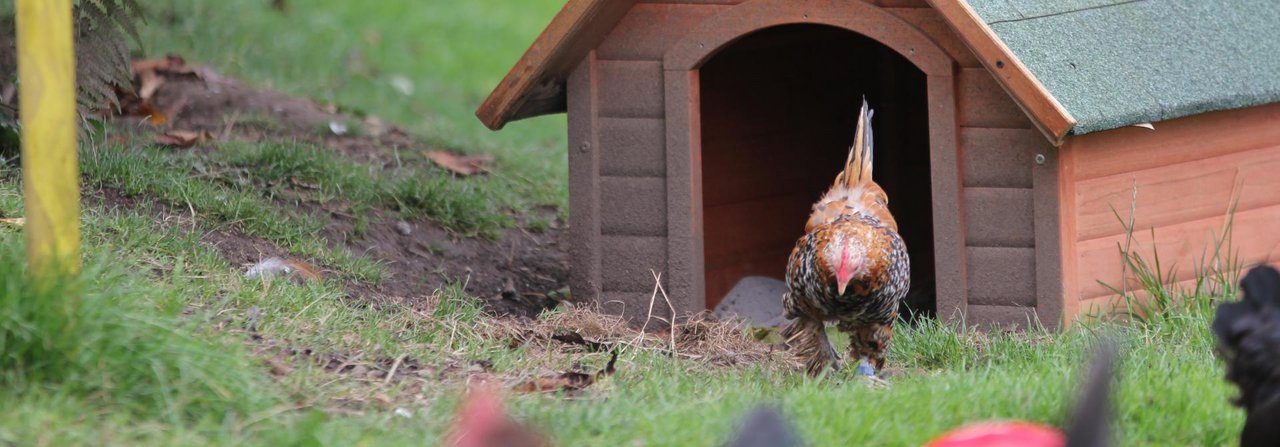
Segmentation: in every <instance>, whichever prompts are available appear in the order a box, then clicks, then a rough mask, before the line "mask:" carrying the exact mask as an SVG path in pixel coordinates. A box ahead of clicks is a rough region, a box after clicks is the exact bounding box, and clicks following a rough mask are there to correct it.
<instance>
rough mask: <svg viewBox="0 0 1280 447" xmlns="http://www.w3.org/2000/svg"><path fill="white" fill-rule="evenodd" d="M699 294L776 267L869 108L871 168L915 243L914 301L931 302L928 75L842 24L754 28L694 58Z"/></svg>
mask: <svg viewBox="0 0 1280 447" xmlns="http://www.w3.org/2000/svg"><path fill="white" fill-rule="evenodd" d="M700 76H701V78H700V80H699V83H700V85H701V95H702V96H701V101H700V103H701V106H702V107H701V114H702V116H701V123H702V207H703V225H704V226H703V240H704V244H705V245H704V266H705V273H704V277H705V280H706V288H707V289H706V304H707V306H708V307H714V306H715V305H716V304H717V303H718V302H719V301H720V299H721V298H723V297H724V296H725V294H727V293H728V292H729V291H730V289H732V288H733V287H734V285H735V284H737V283H738V281H739V280H740V279H742V278H744V277H747V276H765V277H770V278H776V279H782V278H783V273H784V271H785V268H786V261H787V257H788V255H789V254H790V253H791V248H792V246H793V245H794V244H795V241H796V238H798V237H799V236H800V234H801V232H802V231H803V227H804V222H805V219H807V217H808V215H809V210H810V207H811V206H812V205H813V203H814V202H815V201H816V200H817V199H818V197H820V196H821V195H822V193H823V192H824V191H826V189H827V187H828V186H830V185H831V181H832V179H834V178H835V176H836V174H837V173H839V172H840V169H841V168H842V167H843V165H844V161H845V156H846V154H847V153H848V150H849V145H850V144H851V143H852V141H853V131H854V126H855V124H856V122H857V113H858V107H859V105H860V103H861V100H862V97H863V96H864V95H865V96H866V98H867V100H868V101H869V102H870V104H871V107H872V108H874V109H875V118H874V120H873V128H874V129H875V135H876V146H875V148H876V151H875V161H876V164H875V178H876V181H877V182H878V183H879V184H880V185H881V186H882V187H884V188H885V191H886V192H887V193H888V194H889V198H890V202H889V204H890V209H891V210H892V212H893V214H894V216H895V217H896V218H897V220H898V221H899V222H900V231H901V233H902V235H903V238H904V239H905V240H906V242H907V247H908V250H909V252H910V254H911V261H912V262H911V264H912V265H911V271H912V285H913V291H914V292H915V293H913V295H912V300H911V301H912V302H911V305H912V307H913V310H916V311H920V310H924V311H927V312H933V310H934V304H935V303H934V291H933V270H934V268H933V260H934V259H933V215H932V214H933V212H932V211H933V210H932V204H933V199H932V192H931V189H930V182H929V117H928V104H927V98H926V95H925V92H926V88H925V85H926V83H925V76H924V73H922V72H921V71H920V70H919V69H917V68H916V67H915V66H914V65H912V64H911V62H909V61H907V60H906V59H905V58H903V57H902V56H900V55H898V54H897V53H895V52H893V50H891V49H889V48H887V47H885V46H884V45H881V44H880V43H878V42H876V41H874V40H871V39H869V38H867V37H864V36H861V35H858V34H856V33H853V32H851V31H848V30H844V29H840V28H835V27H830V26H825V25H784V26H779V27H774V28H769V29H765V30H761V31H758V32H755V33H753V34H751V35H749V36H746V37H744V38H742V39H740V40H738V41H736V42H734V43H732V44H730V45H729V46H728V47H726V48H724V49H722V50H721V51H720V52H718V53H716V54H715V55H714V56H712V58H711V59H710V60H708V61H707V62H706V63H705V64H703V66H702V68H701V70H700Z"/></svg>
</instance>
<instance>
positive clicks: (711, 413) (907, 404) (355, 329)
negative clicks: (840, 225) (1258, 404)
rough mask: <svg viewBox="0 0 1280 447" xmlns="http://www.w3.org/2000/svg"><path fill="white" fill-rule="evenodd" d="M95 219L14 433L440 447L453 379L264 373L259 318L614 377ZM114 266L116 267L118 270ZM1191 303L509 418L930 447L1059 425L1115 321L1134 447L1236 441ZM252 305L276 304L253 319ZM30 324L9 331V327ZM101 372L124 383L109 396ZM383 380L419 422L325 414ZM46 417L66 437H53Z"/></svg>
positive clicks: (129, 220) (1122, 427)
mask: <svg viewBox="0 0 1280 447" xmlns="http://www.w3.org/2000/svg"><path fill="white" fill-rule="evenodd" d="M19 207H20V201H19V200H18V199H17V187H16V185H15V184H13V183H0V213H4V214H5V215H11V214H17V211H18V209H19ZM85 228H86V242H87V244H88V246H89V250H88V251H89V253H90V254H91V255H90V259H95V260H97V261H93V262H90V264H89V265H90V267H89V269H88V271H89V272H90V276H89V277H86V280H85V281H84V282H81V283H71V285H69V286H68V287H74V288H76V290H80V291H82V293H80V294H78V295H77V294H71V295H65V296H81V297H84V298H81V299H82V300H83V302H84V303H85V304H97V306H96V307H90V306H86V307H87V309H88V310H82V311H77V312H76V313H75V315H77V316H76V317H75V318H78V320H77V321H79V322H80V323H79V325H78V326H76V327H77V328H78V330H77V331H74V332H72V333H71V334H73V335H71V336H69V335H66V334H68V333H67V332H65V331H60V330H57V328H59V327H61V326H59V325H58V324H57V323H54V324H50V323H47V322H46V321H47V319H48V318H50V317H49V316H50V315H52V316H54V317H55V318H56V317H57V316H58V315H62V314H65V313H66V312H63V311H50V310H48V308H42V309H43V310H40V311H31V310H27V311H20V312H6V313H5V314H6V315H14V314H17V315H26V317H24V318H23V319H22V320H24V321H25V320H30V321H34V322H37V323H38V324H35V326H37V327H39V328H40V329H39V330H38V332H39V333H41V334H46V335H48V336H50V337H52V338H54V339H55V341H58V343H53V344H52V345H51V346H53V348H50V349H55V350H57V351H58V352H70V353H80V355H81V357H76V356H74V355H73V356H71V358H77V359H78V360H75V361H72V362H70V363H64V366H63V367H62V368H61V369H62V371H63V372H60V373H59V374H58V375H57V376H55V377H51V378H42V379H40V380H39V382H38V383H39V385H36V384H34V383H33V381H34V380H35V379H31V378H23V379H22V380H25V382H16V383H19V384H20V385H19V386H7V387H6V388H5V389H6V391H5V392H4V393H0V401H3V402H2V403H3V404H4V405H0V408H4V410H0V416H3V417H0V421H3V422H0V440H3V441H9V442H14V443H17V444H32V443H39V442H42V441H44V442H53V443H58V444H62V443H70V444H83V443H96V441H98V440H100V439H106V440H110V441H111V443H129V444H134V443H137V444H147V445H167V444H173V443H183V444H257V445H275V444H278V443H280V442H286V443H287V442H294V441H297V442H303V443H306V440H308V439H310V440H318V441H320V443H321V444H326V445H346V444H350V443H357V442H361V441H363V442H371V443H377V444H386V445H411V444H412V445H418V444H420V443H421V441H422V440H423V439H438V437H439V436H440V435H441V434H442V433H443V431H444V430H445V429H446V428H447V423H448V421H449V418H450V416H451V412H452V410H453V408H454V407H455V405H456V403H457V399H458V395H459V393H460V392H461V387H460V384H459V383H456V382H455V383H452V384H449V383H446V384H444V385H443V386H440V385H432V386H431V387H430V389H427V390H422V391H413V390H408V389H405V388H403V387H397V386H390V387H387V388H381V387H379V386H376V385H375V386H373V390H370V385H369V384H368V383H365V382H363V381H361V380H355V379H350V378H348V379H343V378H342V377H337V376H334V375H332V374H329V373H325V372H323V371H320V370H318V368H316V367H314V366H309V364H308V363H306V362H295V363H294V365H295V366H296V367H297V368H298V370H297V371H295V372H294V373H292V374H290V375H288V376H286V377H282V378H278V379H276V380H268V379H266V377H268V376H267V374H266V372H265V368H264V367H262V366H260V364H259V362H258V361H257V360H256V358H257V357H254V356H250V355H247V354H246V353H245V350H244V349H243V348H241V347H239V344H238V343H239V342H238V341H237V340H241V339H243V338H244V337H245V335H243V333H238V334H240V335H236V334H237V333H232V332H228V329H227V328H239V327H243V326H244V325H245V324H246V323H247V322H248V321H249V320H250V319H251V318H256V325H257V327H258V330H259V331H260V333H261V334H263V335H264V336H265V337H268V338H270V339H274V340H279V341H280V342H281V343H284V344H287V345H289V346H293V347H296V348H303V347H309V348H313V349H316V350H320V351H329V352H355V351H365V352H370V353H377V355H384V356H390V357H396V356H399V355H411V356H414V357H416V358H421V359H423V361H424V362H425V363H427V364H429V365H435V366H437V367H439V366H441V365H443V364H444V363H446V362H447V361H448V360H449V359H463V360H465V359H489V360H491V361H493V363H494V365H495V370H496V371H498V372H506V373H513V372H515V373H518V372H519V371H531V372H536V371H538V369H537V368H542V367H552V368H566V367H568V365H569V364H570V363H572V362H574V361H582V362H583V363H584V364H585V365H586V367H587V368H598V367H599V366H600V365H601V364H603V361H604V355H603V354H578V355H570V354H557V355H553V356H552V358H550V359H548V358H545V355H546V354H539V355H531V354H532V351H528V350H527V349H525V348H517V349H510V348H508V347H506V342H505V340H496V339H490V338H486V337H484V336H482V334H481V333H478V332H476V330H477V329H478V328H479V327H480V326H479V324H480V322H481V319H483V318H484V317H482V316H480V314H479V310H478V308H477V307H476V306H475V304H473V303H474V302H473V301H469V299H468V298H467V297H465V296H464V295H462V294H461V293H460V292H459V291H458V289H457V288H450V289H446V290H444V291H442V295H441V298H440V299H441V300H442V305H440V306H437V307H435V308H434V309H435V310H434V311H432V312H431V313H430V314H421V313H419V312H417V311H414V310H412V309H409V308H401V307H398V306H394V305H392V306H379V307H368V306H355V305H353V304H354V303H348V302H345V301H344V300H343V299H341V292H340V285H338V284H332V283H315V284H308V285H297V284H292V283H290V282H287V281H276V282H274V283H264V282H258V281H244V280H242V279H241V278H240V276H239V271H238V269H237V268H236V267H235V266H230V265H227V264H226V263H225V262H224V261H222V260H221V259H220V258H219V257H218V255H217V254H216V252H214V251H213V250H212V249H211V248H210V247H208V246H205V245H201V244H200V243H199V241H198V240H196V239H194V238H193V237H191V236H189V235H184V234H182V232H180V231H177V230H176V229H173V228H168V227H165V226H162V225H158V224H157V223H155V222H154V221H153V220H152V219H150V218H149V217H148V216H141V215H135V214H131V213H130V212H127V211H119V210H116V211H109V212H105V211H98V210H91V211H90V212H89V213H88V215H87V216H86V219H85ZM17 234H18V233H16V232H14V231H13V230H8V229H0V237H3V238H6V239H9V240H12V239H13V238H14V236H16V235H17ZM6 247H8V248H6V249H5V250H7V251H5V252H3V253H2V254H3V256H0V274H4V275H7V276H6V277H5V279H6V284H20V281H21V280H20V278H21V275H20V272H21V269H20V267H18V266H19V265H20V262H19V258H20V257H19V256H18V255H17V253H18V252H17V251H15V250H14V245H13V244H12V243H9V244H7V245H6ZM108 257H109V258H111V259H112V262H111V263H110V265H111V267H110V268H106V267H103V266H104V265H106V263H105V262H103V260H104V259H106V258H108ZM6 290H8V292H5V293H6V295H5V297H6V302H5V306H15V305H17V306H30V305H35V303H40V305H41V306H45V305H48V302H57V301H56V298H53V297H51V296H44V295H39V296H36V295H32V294H30V293H29V292H23V290H27V289H26V288H20V289H17V290H19V291H18V292H16V293H17V295H14V292H13V291H12V289H6ZM1184 298H1185V299H1190V300H1191V301H1190V303H1191V304H1194V305H1188V306H1180V307H1178V308H1177V309H1176V310H1173V312H1177V313H1175V314H1172V315H1170V318H1162V319H1156V320H1150V322H1148V323H1143V324H1133V325H1129V326H1124V325H1118V324H1114V323H1097V324H1092V325H1081V326H1077V327H1076V328H1074V329H1072V330H1070V331H1067V332H1065V333H1061V334H1042V333H1034V332H1033V333H1030V334H1005V333H995V334H989V335H980V334H978V333H974V332H969V331H964V330H957V328H955V327H950V326H947V325H943V324H940V323H929V324H924V325H922V326H920V327H916V328H902V329H901V330H899V331H897V335H898V338H897V342H896V343H895V345H894V348H893V350H892V352H891V354H890V362H891V364H893V365H895V366H897V367H901V368H906V369H908V370H912V371H914V372H911V373H909V374H907V375H905V376H902V377H899V378H897V379H895V380H894V383H893V386H892V387H891V388H889V389H872V388H870V387H867V386H866V385H865V384H863V383H862V382H860V381H857V380H854V379H852V378H850V377H848V376H837V377H829V378H825V379H819V380H809V379H806V378H804V377H803V376H802V375H801V374H799V373H798V372H796V371H786V370H782V369H780V368H778V367H776V366H774V365H767V364H765V365H755V366H751V365H745V366H742V367H738V368H730V369H723V368H722V369H715V368H706V367H697V366H694V365H695V364H691V363H690V362H691V361H689V360H673V359H671V358H670V357H667V356H665V355H662V354H661V353H657V352H652V351H644V350H634V349H633V350H626V351H624V352H623V355H622V359H621V360H620V362H619V372H618V374H616V375H615V376H613V377H611V378H609V379H606V380H605V381H604V382H602V383H601V384H598V385H597V386H596V387H595V388H594V389H593V390H592V391H591V393H590V394H588V398H586V399H578V400H561V399H557V398H549V397H542V396H524V397H515V398H514V400H512V401H511V402H510V404H511V411H512V412H513V413H514V414H516V415H517V416H518V417H520V418H522V419H524V420H526V421H528V422H529V423H531V424H533V425H535V426H538V427H540V428H541V429H543V430H545V431H547V432H549V434H550V435H551V436H552V437H553V438H555V439H556V440H557V441H558V442H559V443H561V444H562V445H617V444H630V443H632V442H634V441H640V442H642V443H644V444H646V445H714V444H716V443H718V442H722V441H723V440H725V439H726V437H727V436H728V433H729V432H730V431H731V430H732V429H733V428H734V427H735V426H736V423H737V420H738V418H739V417H741V416H742V415H743V413H744V412H745V411H746V410H747V409H748V408H749V407H750V406H752V405H755V404H761V403H767V404H771V405H777V406H779V407H781V408H782V409H783V411H784V412H785V413H786V414H787V415H788V416H789V417H791V418H793V421H794V423H795V424H796V425H797V427H798V428H799V430H800V431H801V432H802V433H803V435H804V437H805V438H806V439H807V440H809V441H810V442H812V443H814V445H834V444H841V443H850V442H857V443H869V444H880V445H918V444H919V443H921V442H923V441H924V440H926V439H928V438H929V437H931V436H933V435H936V434H938V433H940V432H942V431H944V430H946V429H949V428H953V427H955V426H957V425H959V424H962V423H965V422H968V421H974V420H979V419H987V418H1018V419H1026V420H1034V421H1041V422H1046V423H1049V424H1054V425H1061V424H1062V423H1063V421H1064V417H1065V412H1066V408H1068V406H1069V405H1070V403H1071V402H1072V401H1073V399H1074V392H1075V387H1076V386H1078V383H1079V382H1078V378H1079V376H1080V375H1081V372H1082V368H1083V367H1084V361H1085V359H1087V358H1088V354H1089V352H1090V349H1091V347H1092V345H1093V343H1094V342H1095V341H1096V338H1097V336H1098V334H1102V333H1106V334H1110V335H1111V336H1112V337H1114V338H1115V339H1118V340H1119V341H1120V346H1121V359H1120V362H1119V368H1118V370H1119V378H1118V384H1117V388H1116V389H1117V393H1116V396H1115V404H1116V407H1117V411H1116V422H1117V424H1118V426H1117V433H1118V435H1119V436H1120V437H1121V440H1122V441H1123V444H1122V445H1222V444H1228V443H1230V442H1231V440H1232V439H1234V436H1235V434H1236V433H1237V430H1238V428H1239V427H1240V425H1241V423H1242V420H1241V415H1240V412H1239V411H1237V410H1236V409H1233V408H1232V407H1230V406H1229V404H1228V399H1229V397H1230V396H1232V395H1233V394H1234V391H1233V390H1232V389H1231V388H1230V387H1229V386H1228V385H1227V384H1226V383H1225V382H1224V381H1223V380H1222V379H1221V367H1220V365H1219V363H1218V362H1217V361H1216V359H1215V358H1214V357H1213V355H1212V351H1211V347H1212V345H1211V342H1212V340H1211V338H1210V335H1209V334H1208V332H1207V326H1208V319H1209V317H1210V313H1209V312H1210V309H1211V307H1210V306H1209V305H1208V304H1209V301H1208V298H1206V297H1203V296H1201V297H1179V299H1184ZM55 307H56V306H55ZM7 309H8V307H7ZM31 309H35V308H31ZM61 309H66V308H65V307H63V308H61ZM251 309H257V311H256V315H259V316H258V317H252V316H251V315H254V314H255V312H254V311H251ZM10 321H11V322H12V321H13V320H12V318H11V320H10ZM20 326H24V325H17V326H15V325H13V324H12V323H9V326H7V327H6V329H5V330H6V331H11V329H8V327H20ZM27 326H29V325H27ZM218 327H222V329H217V328H218ZM120 331H124V332H123V333H122V332H120ZM161 335H163V336H161ZM62 337H69V338H62ZM28 338H29V339H30V338H31V337H28ZM93 340H97V341H93ZM83 343H88V344H87V345H85V344H83ZM10 346H11V345H5V347H4V349H0V352H2V353H3V355H4V356H5V357H4V358H6V359H8V358H12V356H14V355H24V354H21V352H24V351H23V349H14V348H11V347H10ZM85 346H89V347H95V346H106V347H107V348H99V349H86V348H85ZM112 346H114V347H116V348H115V349H120V347H121V346H130V347H134V349H130V350H127V351H121V352H120V353H119V354H113V356H114V358H113V359H106V358H102V356H101V355H102V354H107V353H113V352H114V351H112V350H111V349H110V347H112ZM14 352H19V354H14ZM39 358H48V356H45V355H41V356H39ZM54 358H57V357H54ZM107 360H111V361H107ZM210 362H216V364H217V367H216V368H215V367H212V366H211V363H210ZM28 363H30V362H28ZM153 364H159V365H161V366H165V365H169V368H172V369H163V368H162V369H159V370H156V371H173V369H176V371H177V372H165V373H163V374H161V373H159V372H151V371H152V370H149V369H146V368H142V367H139V366H138V365H147V366H150V365H153ZM227 366H231V367H230V368H228V367H227ZM917 368H918V369H919V370H918V371H917V370H915V369H917ZM6 370H7V371H9V373H8V374H9V375H8V376H5V377H6V380H10V381H12V380H13V379H12V378H11V377H13V375H14V373H13V372H12V371H13V369H12V365H11V366H9V367H7V368H6ZM17 371H23V369H18V370H17ZM120 371H124V372H123V373H122V372H120ZM211 371H217V373H216V374H212V373H211ZM184 373H186V374H189V375H187V376H184V375H183V374H184ZM201 373H203V375H201ZM250 373H256V374H257V376H253V375H251V374H250ZM103 377H127V378H128V379H127V383H122V382H121V380H124V379H114V380H110V381H108V380H106V379H101V378H103ZM196 378H199V379H200V380H196ZM77 379H78V380H77ZM103 383H110V384H111V388H110V389H111V390H113V391H111V392H107V393H100V392H95V391H94V390H96V389H101V388H102V384H103ZM228 383H229V384H228ZM210 384H217V385H216V387H215V386H211V385H210ZM215 388H216V389H215ZM218 389H225V390H229V393H230V394H229V395H227V394H222V392H221V391H218ZM375 393H386V394H388V395H389V396H391V397H392V398H393V399H396V401H398V402H400V401H402V400H403V399H408V400H404V401H403V402H408V403H402V404H397V405H401V406H402V407H403V408H406V409H408V410H410V411H411V412H412V416H411V417H410V418H403V417H400V416H395V415H394V414H393V412H392V410H393V409H392V408H389V407H386V408H384V407H380V406H378V405H373V404H370V405H369V406H366V407H363V408H362V410H361V412H360V414H356V415H343V414H341V413H326V412H323V411H320V412H317V411H318V409H324V408H329V406H330V405H331V404H332V402H333V401H335V400H343V399H345V400H350V399H361V398H368V397H369V395H370V394H375ZM170 396H173V397H172V398H170ZM228 396H230V397H232V399H228V398H227V397H228ZM424 402H425V403H424ZM86 414H88V415H102V416H101V417H97V416H94V417H87V416H86ZM249 421H256V422H253V423H250V422H249ZM42 426H57V427H59V429H58V430H54V431H49V430H39V429H37V428H35V427H42Z"/></svg>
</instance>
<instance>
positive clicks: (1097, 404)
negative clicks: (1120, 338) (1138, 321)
mask: <svg viewBox="0 0 1280 447" xmlns="http://www.w3.org/2000/svg"><path fill="white" fill-rule="evenodd" d="M1115 357H1116V347H1115V344H1114V343H1113V342H1112V341H1110V340H1105V339H1104V340H1103V341H1102V343H1101V344H1099V346H1098V348H1097V352H1096V353H1095V354H1094V359H1093V365H1092V366H1091V367H1090V368H1089V376H1088V381H1087V382H1085V385H1084V390H1083V392H1082V393H1080V398H1079V401H1077V402H1076V407H1075V411H1074V412H1073V414H1072V416H1071V425H1069V426H1068V427H1067V430H1066V438H1067V439H1066V441H1067V443H1066V447H1077V446H1079V447H1084V446H1094V447H1106V446H1110V445H1112V442H1111V381H1112V377H1113V375H1114V370H1115Z"/></svg>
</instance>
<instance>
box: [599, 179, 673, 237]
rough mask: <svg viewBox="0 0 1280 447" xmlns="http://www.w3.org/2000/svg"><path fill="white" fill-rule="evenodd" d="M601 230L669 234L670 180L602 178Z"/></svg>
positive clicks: (618, 232)
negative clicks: (668, 194) (668, 204)
mask: <svg viewBox="0 0 1280 447" xmlns="http://www.w3.org/2000/svg"><path fill="white" fill-rule="evenodd" d="M600 203H601V216H602V218H601V222H600V231H601V233H602V234H607V235H631V236H665V235H666V234H667V179H665V178H662V177H601V178H600Z"/></svg>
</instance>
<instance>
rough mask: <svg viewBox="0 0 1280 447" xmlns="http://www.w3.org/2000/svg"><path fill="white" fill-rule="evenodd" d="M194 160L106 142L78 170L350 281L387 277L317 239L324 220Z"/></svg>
mask: <svg viewBox="0 0 1280 447" xmlns="http://www.w3.org/2000/svg"><path fill="white" fill-rule="evenodd" d="M198 164H199V160H198V159H195V158H191V157H185V156H180V155H171V154H169V153H167V152H165V151H162V150H158V149H154V148H124V147H118V146H107V147H103V148H98V149H95V150H92V151H85V154H84V155H83V159H82V162H81V168H82V171H83V172H84V176H85V179H86V181H87V182H88V183H89V184H91V185H104V186H110V187H114V188H118V189H119V190H120V191H121V192H123V193H125V194H130V195H141V194H146V195H147V196H148V197H152V198H156V199H159V200H161V201H164V202H167V203H168V204H170V205H173V206H174V207H176V208H177V209H179V210H180V209H182V208H186V209H187V210H188V211H189V212H190V213H192V214H193V216H192V217H193V218H194V219H197V220H198V221H199V222H200V223H201V224H204V225H209V226H214V227H217V226H220V225H225V226H234V227H236V228H239V229H241V230H243V231H244V232H245V233H246V234H248V235H251V236H258V237H262V238H264V239H267V240H269V241H271V242H273V243H275V244H276V245H279V246H280V247H281V248H284V249H286V250H288V251H289V252H291V253H294V254H296V255H300V256H304V257H307V258H311V259H314V260H316V261H317V262H319V263H321V264H324V265H326V266H329V267H332V268H335V269H337V270H338V271H339V272H340V273H341V274H343V275H344V276H346V277H349V278H351V279H355V280H360V281H367V282H378V281H381V280H382V279H383V277H384V276H385V271H384V269H383V268H382V266H380V265H378V264H377V263H376V262H374V261H372V260H371V259H369V258H367V257H362V256H356V255H354V254H352V253H351V252H349V251H347V250H345V249H337V248H330V247H329V246H327V245H326V244H325V243H324V241H322V240H320V239H318V238H317V237H316V236H315V235H316V234H317V233H319V232H320V230H322V229H323V228H324V224H323V223H322V222H321V221H320V220H319V219H318V218H317V217H315V216H312V215H310V214H306V213H295V212H288V211H284V212H282V211H281V209H280V206H279V205H277V204H275V203H272V202H271V201H270V200H269V198H268V197H264V196H263V194H262V192H261V191H260V190H259V189H258V188H256V187H255V186H254V185H253V184H251V183H249V182H244V183H237V182H235V181H228V179H226V178H223V177H216V176H201V175H198V174H199V171H200V169H198V168H197V165H198ZM206 169H207V168H206Z"/></svg>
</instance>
